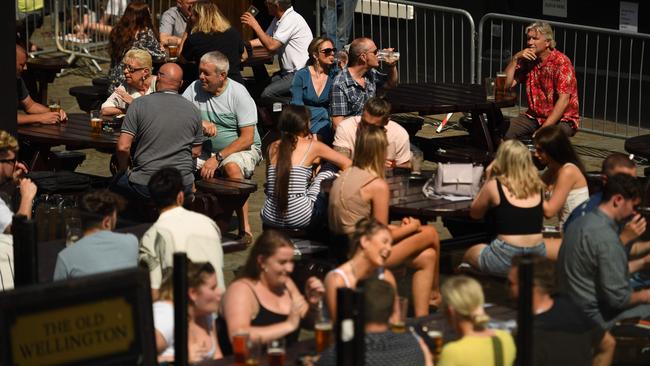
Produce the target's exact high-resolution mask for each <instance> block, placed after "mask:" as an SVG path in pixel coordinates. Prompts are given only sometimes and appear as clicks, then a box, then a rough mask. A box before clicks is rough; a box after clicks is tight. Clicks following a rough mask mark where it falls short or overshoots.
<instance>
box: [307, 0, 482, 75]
mask: <svg viewBox="0 0 650 366" xmlns="http://www.w3.org/2000/svg"><path fill="white" fill-rule="evenodd" d="M326 3H327V1H323V2H321V1H317V5H316V21H317V27H316V33H317V34H321V29H320V28H321V4H326ZM474 34H475V27H474V20H473V19H472V17H471V15H470V14H469V13H468V12H467V11H465V10H462V9H455V8H449V7H445V6H438V5H430V4H422V3H417V2H412V1H384V0H358V2H357V7H356V10H355V15H354V21H353V28H352V33H351V35H350V40H352V39H354V38H357V37H369V38H372V39H373V40H374V41H375V43H376V44H377V47H379V48H380V49H381V48H389V47H393V48H395V50H396V51H398V52H400V61H399V73H400V80H401V81H402V82H459V83H470V82H474V80H475V76H474V73H475V70H476V68H475V60H476V57H475V49H476V47H475V37H474Z"/></svg>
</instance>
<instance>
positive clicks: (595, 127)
mask: <svg viewBox="0 0 650 366" xmlns="http://www.w3.org/2000/svg"><path fill="white" fill-rule="evenodd" d="M535 21H538V19H533V18H524V17H515V16H511V15H506V14H494V13H490V14H486V15H485V16H484V17H483V18H482V19H481V21H480V22H479V27H478V52H477V53H478V60H477V66H478V70H477V76H478V81H479V82H480V81H481V80H483V78H484V77H487V76H494V75H495V74H496V72H498V71H501V70H504V69H505V67H506V65H507V64H508V62H510V59H511V58H512V55H513V54H515V53H517V52H519V51H520V50H521V49H523V48H525V47H526V34H525V29H526V26H527V25H528V24H530V23H532V22H535ZM546 22H548V23H549V24H551V26H552V27H553V31H554V38H555V40H556V42H557V47H556V48H557V49H558V50H560V51H561V52H563V53H564V54H566V55H567V56H568V57H569V58H570V59H571V61H572V62H573V65H574V67H575V70H576V78H577V81H578V98H579V103H580V116H581V130H584V131H590V132H597V133H598V134H601V135H604V136H611V137H628V136H633V135H639V134H641V133H642V130H643V129H646V128H650V108H649V107H648V106H647V104H648V103H645V104H646V105H644V103H643V101H644V100H645V101H647V100H648V95H650V75H648V72H650V70H649V69H648V57H646V56H645V47H646V43H647V42H648V40H650V35H648V34H639V33H628V32H621V31H616V30H612V29H605V28H596V27H589V26H583V25H575V24H568V23H561V22H553V21H546ZM518 92H519V99H520V100H519V104H520V105H521V106H526V103H527V101H526V94H525V90H524V87H522V86H521V85H520V86H519V90H518ZM644 96H645V97H644ZM644 98H645V99H644ZM646 133H647V132H646Z"/></svg>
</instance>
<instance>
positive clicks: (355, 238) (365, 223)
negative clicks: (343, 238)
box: [349, 217, 388, 257]
mask: <svg viewBox="0 0 650 366" xmlns="http://www.w3.org/2000/svg"><path fill="white" fill-rule="evenodd" d="M380 230H388V226H386V225H384V224H383V223H381V222H379V221H378V220H377V219H376V218H374V217H364V218H362V219H361V220H359V221H357V223H356V224H355V225H354V231H353V232H352V233H351V234H350V253H349V257H352V256H353V255H354V253H356V252H357V250H358V249H359V248H360V247H361V238H363V237H371V236H373V235H375V234H376V233H377V232H378V231H380Z"/></svg>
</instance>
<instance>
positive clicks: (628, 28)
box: [618, 1, 639, 33]
mask: <svg viewBox="0 0 650 366" xmlns="http://www.w3.org/2000/svg"><path fill="white" fill-rule="evenodd" d="M638 25H639V4H638V3H629V2H627V1H621V13H620V16H619V21H618V29H619V30H622V31H624V32H634V33H636V32H638V31H639V28H638Z"/></svg>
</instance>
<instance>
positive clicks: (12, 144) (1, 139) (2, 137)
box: [0, 130, 18, 154]
mask: <svg viewBox="0 0 650 366" xmlns="http://www.w3.org/2000/svg"><path fill="white" fill-rule="evenodd" d="M10 151H13V152H14V154H15V153H17V152H18V141H17V140H16V138H15V137H13V136H11V134H10V133H9V132H7V131H2V130H0V154H7V153H8V152H10Z"/></svg>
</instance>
